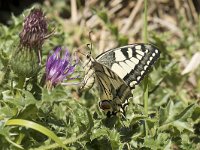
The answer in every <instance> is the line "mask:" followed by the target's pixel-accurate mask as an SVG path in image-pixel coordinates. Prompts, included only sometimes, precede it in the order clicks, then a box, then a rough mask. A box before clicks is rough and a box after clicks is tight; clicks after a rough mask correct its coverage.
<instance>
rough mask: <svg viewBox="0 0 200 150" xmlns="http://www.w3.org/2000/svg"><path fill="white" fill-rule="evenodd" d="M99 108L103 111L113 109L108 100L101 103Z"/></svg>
mask: <svg viewBox="0 0 200 150" xmlns="http://www.w3.org/2000/svg"><path fill="white" fill-rule="evenodd" d="M99 107H100V108H101V109H103V110H106V109H111V105H110V102H109V101H108V100H103V101H100V102H99Z"/></svg>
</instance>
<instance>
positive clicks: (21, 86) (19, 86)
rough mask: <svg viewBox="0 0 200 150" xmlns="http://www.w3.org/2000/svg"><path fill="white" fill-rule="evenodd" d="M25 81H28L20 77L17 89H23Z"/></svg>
mask: <svg viewBox="0 0 200 150" xmlns="http://www.w3.org/2000/svg"><path fill="white" fill-rule="evenodd" d="M25 80H26V78H25V77H23V76H21V77H19V80H18V84H17V88H19V89H23V87H24V83H25Z"/></svg>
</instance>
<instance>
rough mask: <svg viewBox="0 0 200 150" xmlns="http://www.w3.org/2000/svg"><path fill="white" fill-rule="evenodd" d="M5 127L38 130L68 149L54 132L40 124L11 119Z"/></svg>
mask: <svg viewBox="0 0 200 150" xmlns="http://www.w3.org/2000/svg"><path fill="white" fill-rule="evenodd" d="M5 125H9V126H13V125H17V126H25V127H27V128H31V129H34V130H36V131H38V132H41V133H43V134H44V135H46V136H48V137H49V138H51V139H53V140H54V141H55V142H56V143H58V144H59V145H60V146H61V147H63V148H65V149H67V147H66V146H65V145H64V144H63V142H62V141H61V140H60V139H59V138H58V137H57V136H56V135H55V134H54V133H53V132H52V131H50V130H49V129H47V128H46V127H44V126H41V125H40V124H37V123H35V122H32V121H28V120H23V119H10V120H8V121H7V122H6V123H5Z"/></svg>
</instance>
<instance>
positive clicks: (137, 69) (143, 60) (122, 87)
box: [80, 43, 160, 117]
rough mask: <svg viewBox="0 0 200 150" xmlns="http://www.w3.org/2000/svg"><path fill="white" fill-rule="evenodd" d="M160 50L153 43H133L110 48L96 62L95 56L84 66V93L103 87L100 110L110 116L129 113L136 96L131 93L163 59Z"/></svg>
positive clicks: (89, 57)
mask: <svg viewBox="0 0 200 150" xmlns="http://www.w3.org/2000/svg"><path fill="white" fill-rule="evenodd" d="M159 56H160V52H159V50H158V49H157V48H156V47H155V46H153V45H151V44H142V43H141V44H132V45H127V46H122V47H118V48H115V49H110V50H108V51H106V52H103V53H102V54H100V55H99V56H97V57H96V59H94V58H93V57H92V56H91V54H88V55H87V60H86V61H85V64H84V66H83V68H84V70H85V77H84V79H83V85H82V87H81V88H80V90H85V89H90V88H91V87H92V86H93V84H94V82H96V83H97V84H98V85H99V93H100V102H99V107H100V108H101V109H102V110H103V111H104V112H105V113H106V115H107V116H108V117H110V116H112V115H118V114H121V113H122V114H123V115H124V114H125V106H127V105H128V99H129V98H130V97H132V93H131V90H132V89H134V88H135V86H136V85H137V84H139V83H140V81H141V80H142V79H143V78H144V76H145V75H146V74H147V72H148V70H149V69H150V67H151V66H152V65H153V64H154V63H155V61H156V60H157V59H158V58H159Z"/></svg>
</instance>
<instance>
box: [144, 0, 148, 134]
mask: <svg viewBox="0 0 200 150" xmlns="http://www.w3.org/2000/svg"><path fill="white" fill-rule="evenodd" d="M147 39H148V35H147V0H144V42H145V43H147ZM148 89H149V87H148V76H146V77H145V78H144V93H143V99H144V102H143V103H144V114H145V116H148V91H149V90H148ZM144 128H145V133H146V135H148V125H147V122H146V121H145V126H144Z"/></svg>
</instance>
